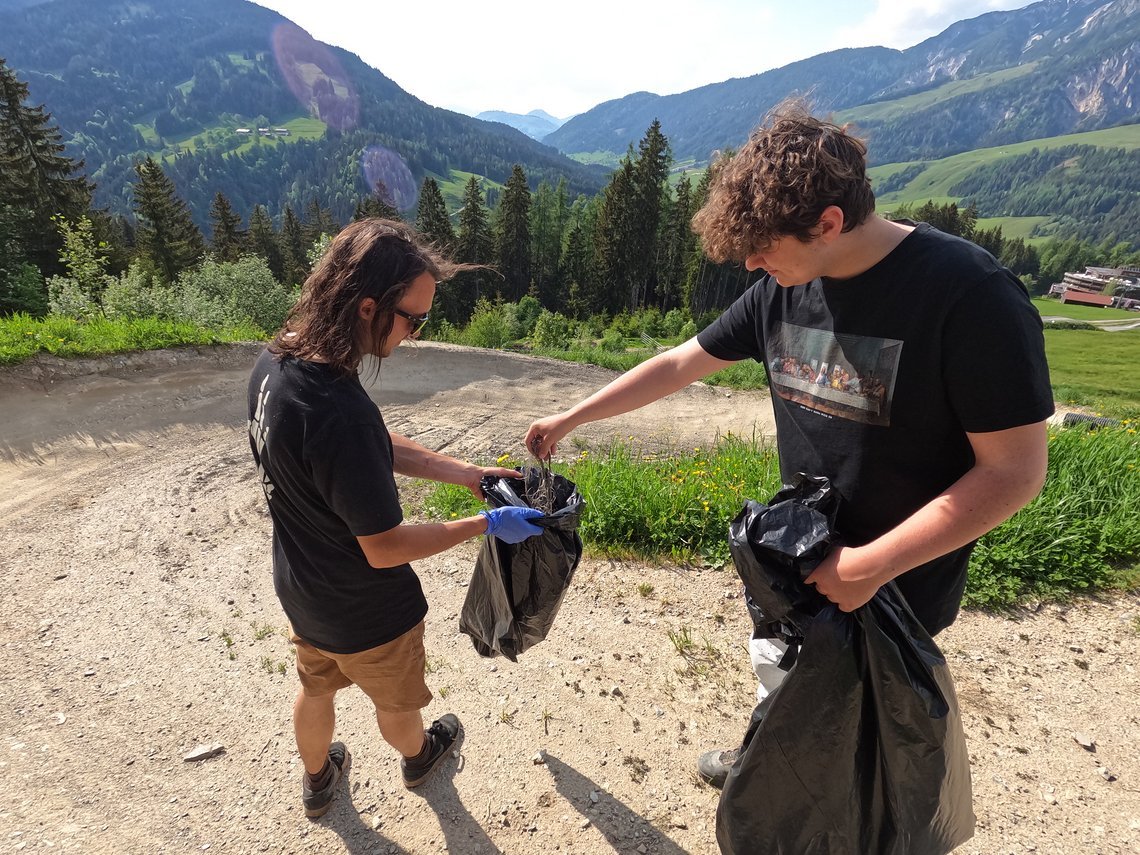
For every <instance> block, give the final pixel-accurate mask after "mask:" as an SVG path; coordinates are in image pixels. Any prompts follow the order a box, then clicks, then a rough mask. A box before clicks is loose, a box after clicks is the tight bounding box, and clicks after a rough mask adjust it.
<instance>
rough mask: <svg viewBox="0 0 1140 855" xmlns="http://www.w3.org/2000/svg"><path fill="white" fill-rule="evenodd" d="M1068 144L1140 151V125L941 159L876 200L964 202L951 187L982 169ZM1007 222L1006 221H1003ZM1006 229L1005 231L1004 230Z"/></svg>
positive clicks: (882, 173)
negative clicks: (1005, 160) (1040, 150)
mask: <svg viewBox="0 0 1140 855" xmlns="http://www.w3.org/2000/svg"><path fill="white" fill-rule="evenodd" d="M1067 145H1092V146H1099V147H1101V148H1124V149H1136V148H1140V124H1137V125H1124V126H1123V127H1119V128H1105V129H1104V130H1100V131H1088V132H1087V133H1081V134H1065V135H1064V136H1059V137H1045V138H1043V139H1037V140H1027V141H1025V142H1019V143H1010V144H1009V145H1003V146H995V147H992V148H979V149H974V150H973V151H966V152H962V153H961V154H955V155H952V156H950V157H944V158H942V159H940V160H932V161H929V162H928V163H927V167H926V169H925V170H923V172H922V173H921V174H920V175H918V176H917V177H916V178H915V179H914V180H913V181H911V182H910V183H909V184H908V185H907V186H906V187H904V188H902V189H901V190H897V191H895V192H893V193H884V194H883V195H881V196H878V197H876V205H877V207H878V209H879V210H880V211H887V212H889V211H891V210H892V209H894V208H895V207H897V206H898V205H901V204H904V203H906V204H922V203H923V202H925V201H927V200H934V201H936V202H938V203H939V204H944V203H946V202H960V201H961V198H960V197H958V196H951V195H950V188H951V187H953V186H954V185H955V184H956V183H958V182H959V181H961V180H962V179H963V178H965V177H966V176H967V175H969V174H970V173H971V172H973V171H974V170H975V169H976V168H978V167H979V166H984V165H986V164H989V163H994V162H996V161H1000V160H1003V159H1005V158H1010V157H1014V156H1015V155H1019V154H1027V153H1029V152H1030V151H1032V150H1033V149H1035V148H1037V149H1042V150H1046V149H1052V148H1061V147H1063V146H1067ZM909 165H910V164H909V163H892V164H884V165H882V166H873V167H871V168H870V169H868V170H867V174H868V175H870V176H871V179H872V180H881V179H883V178H885V177H887V176H888V175H891V174H893V173H895V172H898V171H899V170H900V169H902V168H903V167H905V166H909ZM1000 221H1004V218H1000ZM1003 230H1004V229H1003Z"/></svg>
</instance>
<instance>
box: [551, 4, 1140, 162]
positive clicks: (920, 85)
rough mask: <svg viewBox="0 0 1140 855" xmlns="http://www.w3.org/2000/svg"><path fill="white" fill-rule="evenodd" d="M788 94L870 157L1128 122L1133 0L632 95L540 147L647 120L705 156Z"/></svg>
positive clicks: (587, 140)
mask: <svg viewBox="0 0 1140 855" xmlns="http://www.w3.org/2000/svg"><path fill="white" fill-rule="evenodd" d="M793 93H798V94H802V95H804V96H807V97H808V98H809V99H810V101H811V102H812V103H813V105H814V106H815V107H816V108H817V109H819V110H825V111H836V113H837V115H838V116H839V117H841V118H842V119H843V120H844V121H849V122H854V123H855V124H856V125H857V126H858V128H859V130H860V132H861V133H863V134H864V135H865V136H866V137H867V138H868V139H869V143H870V155H871V159H872V161H873V162H877V163H891V162H900V161H911V160H925V159H932V158H939V157H945V156H947V155H951V154H955V153H958V152H962V151H967V150H970V149H975V148H982V147H987V146H994V145H1002V144H1006V143H1012V142H1018V141H1022V140H1029V139H1035V138H1039V137H1047V136H1054V135H1058V134H1064V133H1071V132H1075V131H1088V130H1095V129H1098V128H1105V127H1112V126H1115V125H1123V124H1130V123H1135V122H1138V121H1140V0H1044V2H1040V3H1035V4H1033V5H1031V6H1027V7H1025V8H1024V9H1019V10H1016V11H1011V12H991V13H988V14H985V15H981V16H980V17H977V18H973V19H971V20H968V21H960V22H958V23H956V24H954V25H952V26H951V27H949V28H947V29H946V30H945V31H944V32H942V33H940V34H939V35H937V36H934V37H933V38H930V39H927V40H926V41H924V42H922V43H921V44H918V45H915V46H914V47H912V48H909V49H907V50H902V51H900V50H892V49H888V48H882V47H872V48H857V49H847V50H838V51H833V52H831V53H825V54H819V55H817V56H813V57H811V58H809V59H805V60H802V61H800V62H795V63H792V64H790V65H787V66H784V67H783V68H778V69H774V70H772V71H766V72H764V73H763V74H757V75H754V76H752V77H745V78H736V79H733V80H727V81H725V82H723V83H714V84H710V85H707V86H702V87H700V88H698V89H692V90H689V91H688V92H682V93H680V94H676V95H667V96H661V95H654V94H652V93H649V92H637V93H634V94H631V95H627V96H625V97H624V98H619V99H617V100H614V101H608V102H606V103H604V104H599V105H598V106H596V107H594V108H593V109H591V110H588V111H586V112H585V113H581V114H580V115H578V116H575V117H574V118H573V119H571V120H569V121H568V122H566V123H565V124H564V125H563V126H562V127H560V128H559V129H558V130H556V131H554V132H552V133H551V134H549V135H548V136H547V137H545V138H544V142H546V143H548V144H549V145H553V146H556V147H557V148H558V149H559V150H560V151H563V152H567V153H578V152H598V151H609V152H616V153H619V154H620V153H623V152H625V151H626V149H627V147H628V146H629V145H630V144H631V143H636V142H637V140H638V139H640V137H641V135H642V134H643V133H644V131H645V129H646V128H647V127H648V126H649V124H650V123H651V122H652V121H653V120H654V119H655V118H656V119H659V120H660V121H661V129H662V131H663V132H664V134H665V135H666V136H667V137H668V138H669V141H670V143H671V145H672V148H673V153H674V156H675V157H676V158H677V159H678V160H681V161H684V160H692V161H694V162H696V163H704V162H707V161H708V159H709V157H710V156H711V155H712V153H713V152H715V151H716V150H718V149H722V148H724V147H726V146H739V145H740V144H741V143H742V142H744V140H746V139H747V137H748V133H749V130H750V129H751V128H752V127H754V126H755V125H756V124H757V123H758V122H759V121H760V119H761V118H762V117H763V116H764V114H765V113H766V112H767V111H769V110H770V109H771V108H772V107H773V106H774V105H775V104H777V103H778V102H779V101H781V100H782V99H784V98H785V97H786V96H788V95H789V94H793Z"/></svg>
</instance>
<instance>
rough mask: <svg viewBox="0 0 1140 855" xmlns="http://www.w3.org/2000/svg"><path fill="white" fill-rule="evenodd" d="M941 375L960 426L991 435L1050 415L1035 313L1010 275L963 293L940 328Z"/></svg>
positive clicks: (1050, 400) (1040, 333) (1040, 330)
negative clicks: (942, 353)
mask: <svg viewBox="0 0 1140 855" xmlns="http://www.w3.org/2000/svg"><path fill="white" fill-rule="evenodd" d="M942 347H943V349H944V352H945V359H944V360H943V363H942V364H943V371H944V372H945V380H946V389H947V394H948V395H949V398H950V405H951V407H952V408H953V410H954V412H955V413H957V415H958V419H959V421H960V422H961V424H962V427H963V429H965V430H966V431H967V432H969V433H989V432H991V431H998V430H1006V429H1008V428H1014V427H1019V426H1021V425H1027V424H1033V423H1035V422H1039V421H1042V420H1043V419H1046V418H1048V417H1049V416H1050V415H1052V414H1053V390H1052V387H1051V385H1050V383H1049V366H1048V363H1047V361H1046V358H1045V338H1044V333H1043V327H1042V323H1041V316H1040V314H1039V313H1038V311H1037V309H1036V308H1034V306H1033V304H1032V303H1031V302H1030V301H1029V296H1028V294H1026V293H1025V289H1024V287H1023V286H1022V285H1021V283H1020V282H1019V281H1017V279H1015V278H1014V276H1013V274H1012V273H1010V272H1009V271H1007V270H1001V271H998V272H996V273H994V274H993V275H991V276H989V277H987V278H986V279H984V280H982V281H981V282H979V283H978V284H977V285H976V286H974V287H973V288H970V289H968V290H967V291H966V292H965V293H964V294H963V295H962V297H961V298H960V299H959V300H958V301H957V302H956V304H955V305H954V306H953V307H951V309H950V313H949V315H948V317H947V322H946V326H945V328H944V330H943V337H942Z"/></svg>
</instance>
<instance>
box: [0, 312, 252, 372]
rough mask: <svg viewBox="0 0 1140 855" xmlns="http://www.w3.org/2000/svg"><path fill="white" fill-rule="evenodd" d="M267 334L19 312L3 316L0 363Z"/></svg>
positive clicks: (218, 341)
mask: <svg viewBox="0 0 1140 855" xmlns="http://www.w3.org/2000/svg"><path fill="white" fill-rule="evenodd" d="M261 338H264V333H262V332H261V330H259V329H257V328H256V327H252V326H248V327H234V328H231V329H225V330H208V329H203V328H202V327H198V326H195V325H193V324H186V323H178V322H174V321H160V320H158V319H156V318H142V319H138V320H123V319H117V320H108V319H106V318H95V319H92V320H90V321H87V322H83V323H81V322H79V321H74V320H71V319H70V318H61V317H53V316H49V317H47V318H33V317H31V316H29V315H25V314H16V315H11V316H8V317H3V318H0V365H12V364H15V363H18V362H23V361H24V360H25V359H28V358H30V357H32V356H35V355H36V354H37V353H50V354H52V355H53V356H63V357H83V356H105V355H107V354H110V353H124V352H130V351H136V350H158V349H160V348H164V347H178V346H182V345H209V344H222V343H224V342H232V341H254V340H258V339H261Z"/></svg>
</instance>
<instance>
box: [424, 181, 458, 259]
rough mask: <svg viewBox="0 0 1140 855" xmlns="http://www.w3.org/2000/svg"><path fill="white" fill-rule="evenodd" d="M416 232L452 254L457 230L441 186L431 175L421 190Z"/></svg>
mask: <svg viewBox="0 0 1140 855" xmlns="http://www.w3.org/2000/svg"><path fill="white" fill-rule="evenodd" d="M416 231H418V232H419V233H420V234H421V235H423V236H424V238H425V239H427V240H428V241H430V242H431V243H433V244H434V245H435V246H437V247H438V248H439V249H441V250H443V251H444V252H450V251H451V249H452V247H453V246H454V244H455V230H454V229H453V228H452V227H451V219H450V218H449V217H448V215H447V205H446V204H445V203H444V201H443V194H442V193H441V192H440V191H439V185H438V184H436V182H435V179H434V178H432V177H431V176H430V175H429V176H428V177H427V178H425V179H424V183H423V186H422V187H421V188H420V205H419V212H418V213H417V214H416Z"/></svg>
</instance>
